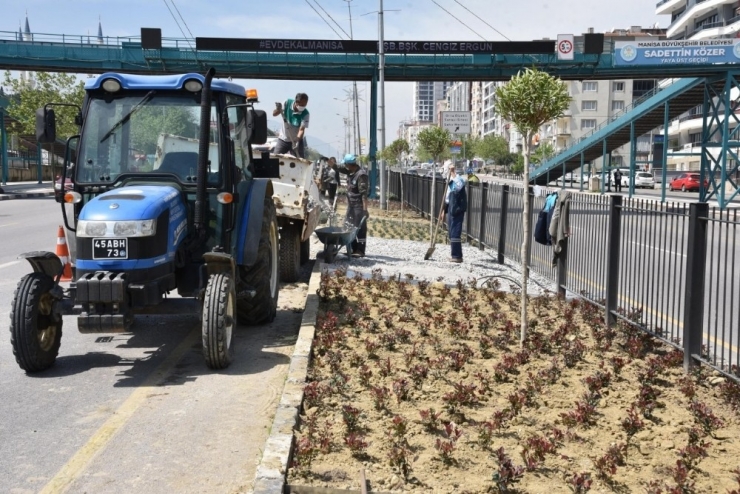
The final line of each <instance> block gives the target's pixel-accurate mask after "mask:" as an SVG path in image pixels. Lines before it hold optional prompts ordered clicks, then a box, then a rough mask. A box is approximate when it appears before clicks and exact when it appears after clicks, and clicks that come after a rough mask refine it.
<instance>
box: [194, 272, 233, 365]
mask: <svg viewBox="0 0 740 494" xmlns="http://www.w3.org/2000/svg"><path fill="white" fill-rule="evenodd" d="M235 306H236V292H235V289H234V282H233V280H232V279H231V276H229V275H227V274H224V273H218V274H214V275H213V276H211V277H210V278H209V280H208V285H207V286H206V297H205V300H204V301H203V318H202V319H203V322H202V328H201V329H202V336H203V356H204V357H205V359H206V365H208V367H210V368H211V369H225V368H227V367H228V366H229V364H230V363H231V360H232V354H233V352H232V348H231V338H232V335H233V332H234V326H236V309H235Z"/></svg>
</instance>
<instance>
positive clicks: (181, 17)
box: [170, 0, 195, 38]
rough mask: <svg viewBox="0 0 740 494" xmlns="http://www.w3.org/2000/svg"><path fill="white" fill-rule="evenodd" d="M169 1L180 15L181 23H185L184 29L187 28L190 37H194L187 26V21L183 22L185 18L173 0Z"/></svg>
mask: <svg viewBox="0 0 740 494" xmlns="http://www.w3.org/2000/svg"><path fill="white" fill-rule="evenodd" d="M170 3H172V6H173V7H175V10H176V11H177V15H179V16H180V19H182V23H183V24H184V25H185V29H187V30H188V33H189V34H190V37H191V38H195V36H193V33H192V32H191V31H190V28H189V27H188V24H187V22H185V18H184V17H183V16H182V14H181V13H180V9H178V8H177V5H176V4H175V0H170Z"/></svg>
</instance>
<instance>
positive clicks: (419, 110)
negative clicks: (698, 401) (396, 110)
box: [413, 81, 452, 123]
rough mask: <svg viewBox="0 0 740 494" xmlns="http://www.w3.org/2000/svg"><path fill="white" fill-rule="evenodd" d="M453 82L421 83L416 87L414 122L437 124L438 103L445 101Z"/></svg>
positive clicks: (417, 83)
mask: <svg viewBox="0 0 740 494" xmlns="http://www.w3.org/2000/svg"><path fill="white" fill-rule="evenodd" d="M451 85H452V82H439V81H437V82H434V81H419V82H416V84H415V87H414V109H413V115H414V120H416V121H418V122H432V123H437V102H438V101H440V100H444V99H445V94H446V93H447V89H448V88H449V87H450V86H451Z"/></svg>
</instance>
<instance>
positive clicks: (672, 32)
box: [655, 0, 740, 171]
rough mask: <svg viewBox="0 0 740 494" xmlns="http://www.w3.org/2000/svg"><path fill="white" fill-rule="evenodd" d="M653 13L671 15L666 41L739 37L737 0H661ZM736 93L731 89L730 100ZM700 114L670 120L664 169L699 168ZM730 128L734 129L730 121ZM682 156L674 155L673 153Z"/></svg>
mask: <svg viewBox="0 0 740 494" xmlns="http://www.w3.org/2000/svg"><path fill="white" fill-rule="evenodd" d="M655 13H656V14H657V15H666V16H668V15H670V16H671V22H670V25H669V26H668V29H667V30H666V35H667V37H668V38H669V39H675V40H678V39H690V40H703V39H716V38H736V37H738V36H740V2H738V1H737V0H662V1H660V2H658V4H657V6H656V8H655ZM738 96H739V94H738V91H737V90H735V89H734V90H733V91H732V93H731V95H730V99H731V100H736V99H737V98H738ZM702 125H703V113H702V108H701V106H700V105H699V106H697V107H695V108H692V109H691V110H689V111H688V112H686V113H684V114H683V115H681V116H679V117H678V118H677V119H675V120H673V121H672V122H671V123H670V125H669V127H668V132H667V134H668V148H669V151H668V162H667V166H666V169H668V170H677V171H689V170H690V171H698V170H700V169H701V140H702V135H701V134H702ZM730 126H731V127H734V126H735V119H731V121H730ZM674 152H675V153H681V156H673V153H674Z"/></svg>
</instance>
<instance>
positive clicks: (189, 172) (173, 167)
mask: <svg viewBox="0 0 740 494" xmlns="http://www.w3.org/2000/svg"><path fill="white" fill-rule="evenodd" d="M156 171H158V172H163V173H173V174H175V175H177V176H178V178H180V180H182V181H183V182H187V181H194V180H195V176H196V175H197V172H198V153H193V152H190V151H173V152H170V153H167V154H165V155H164V159H163V160H162V164H161V165H159V168H158V169H157V170H156ZM188 177H192V178H191V179H190V180H188Z"/></svg>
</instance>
